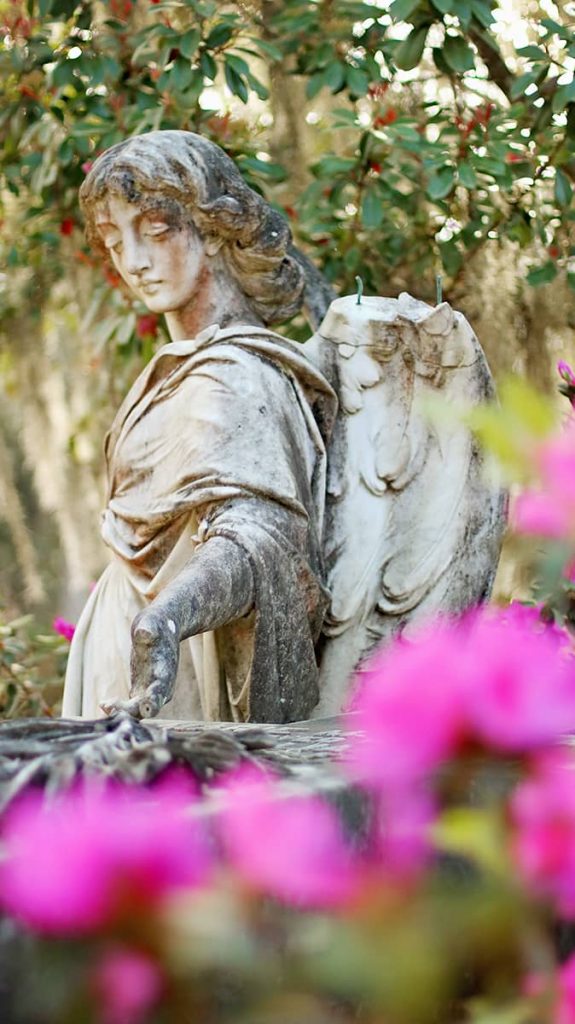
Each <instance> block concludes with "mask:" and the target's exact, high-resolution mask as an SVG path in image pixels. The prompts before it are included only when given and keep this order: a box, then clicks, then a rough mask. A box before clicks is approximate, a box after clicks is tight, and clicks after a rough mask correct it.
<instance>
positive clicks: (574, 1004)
mask: <svg viewBox="0 0 575 1024" xmlns="http://www.w3.org/2000/svg"><path fill="white" fill-rule="evenodd" d="M553 1024H575V956H571V957H569V959H568V960H566V961H565V963H564V964H563V966H562V967H561V969H560V971H559V998H558V1001H557V1007H556V1009H555V1015H554V1018H553Z"/></svg>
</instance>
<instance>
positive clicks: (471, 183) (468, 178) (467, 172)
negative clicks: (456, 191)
mask: <svg viewBox="0 0 575 1024" xmlns="http://www.w3.org/2000/svg"><path fill="white" fill-rule="evenodd" d="M457 177H458V180H459V184H460V185H463V187H464V188H469V189H472V188H476V187H477V176H476V174H475V171H474V170H473V167H472V166H471V164H468V163H467V161H466V160H463V162H462V163H460V164H458V167H457Z"/></svg>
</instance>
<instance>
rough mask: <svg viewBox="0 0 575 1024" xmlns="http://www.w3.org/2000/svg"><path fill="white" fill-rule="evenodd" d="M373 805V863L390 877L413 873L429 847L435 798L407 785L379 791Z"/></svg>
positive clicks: (401, 877)
mask: <svg viewBox="0 0 575 1024" xmlns="http://www.w3.org/2000/svg"><path fill="white" fill-rule="evenodd" d="M376 807H377V815H376V832H375V850H374V857H373V859H374V861H375V864H376V865H377V867H378V868H379V870H381V871H383V873H384V874H385V875H387V876H389V877H390V878H392V879H393V880H397V881H409V880H411V879H413V878H414V877H417V876H418V875H419V874H420V873H421V872H422V871H423V869H424V868H425V867H426V866H427V864H428V862H429V858H430V856H431V854H432V850H433V843H432V837H431V827H432V825H433V823H434V822H435V820H436V817H437V807H436V805H435V802H434V801H433V799H432V798H431V796H430V794H429V793H428V792H426V791H425V790H422V789H421V788H420V787H410V788H409V789H402V788H399V789H395V790H393V791H388V792H387V793H385V794H380V795H379V799H378V800H377V803H376Z"/></svg>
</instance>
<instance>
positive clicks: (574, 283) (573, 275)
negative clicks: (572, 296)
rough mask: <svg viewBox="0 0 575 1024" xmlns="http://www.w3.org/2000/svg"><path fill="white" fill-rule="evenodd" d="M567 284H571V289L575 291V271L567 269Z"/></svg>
mask: <svg viewBox="0 0 575 1024" xmlns="http://www.w3.org/2000/svg"><path fill="white" fill-rule="evenodd" d="M567 284H568V285H569V287H570V289H571V291H573V292H575V272H573V271H572V270H568V271H567Z"/></svg>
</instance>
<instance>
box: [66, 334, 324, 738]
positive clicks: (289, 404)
mask: <svg viewBox="0 0 575 1024" xmlns="http://www.w3.org/2000/svg"><path fill="white" fill-rule="evenodd" d="M336 405H337V400H336V397H335V394H334V392H333V391H332V389H331V387H330V385H329V384H328V383H327V381H326V380H325V378H324V377H323V376H322V374H321V373H320V372H319V371H318V370H317V369H316V368H315V367H314V366H313V365H312V364H311V363H309V362H308V360H307V359H306V357H305V356H304V355H303V353H302V352H301V351H300V350H298V347H297V346H296V345H294V344H292V343H290V342H288V341H286V340H285V339H284V338H282V337H281V336H280V335H276V334H274V333H273V332H271V331H268V330H267V329H264V328H257V327H249V326H245V327H244V326H238V327H233V328H228V329H225V330H221V329H220V328H219V327H218V326H217V325H214V326H213V327H210V328H207V329H206V330H205V331H203V332H202V333H201V334H200V335H199V336H198V337H197V338H196V339H195V340H194V341H179V342H173V343H171V344H168V345H166V346H164V347H163V348H162V349H160V351H159V352H158V353H157V354H156V356H155V357H154V358H153V359H152V361H151V362H150V363H149V365H148V366H147V367H146V369H145V370H144V371H143V373H142V374H141V375H140V377H139V378H138V380H137V381H136V382H135V384H134V385H133V387H132V388H131V390H130V392H129V394H128V395H127V397H126V399H125V400H124V402H123V403H122V406H121V407H120V409H119V411H118V414H117V416H116V418H115V420H114V423H113V425H112V428H111V430H110V433H109V434H108V437H107V440H106V460H107V469H108V499H107V506H106V509H105V511H104V513H103V516H102V536H103V539H104V541H105V543H106V544H107V546H108V548H109V549H110V552H111V556H112V558H111V562H110V564H109V565H108V567H107V568H106V570H105V571H104V573H103V575H102V576H101V577H100V579H99V581H98V583H97V584H96V586H95V588H94V590H93V592H92V594H91V595H90V598H89V600H88V602H87V604H86V606H85V608H84V611H83V612H82V615H81V618H80V621H79V623H78V626H77V629H76V633H75V636H74V639H73V642H72V647H71V650H70V657H69V662H68V670H67V674H66V685H65V692H64V709H63V711H64V714H65V715H81V716H84V717H98V716H99V715H101V714H102V712H101V708H100V705H101V703H102V702H109V701H114V700H118V699H126V698H128V696H129V685H130V674H129V660H130V647H131V642H130V626H131V623H132V620H133V618H134V616H135V615H136V614H137V613H138V612H139V611H141V610H142V609H143V608H145V607H146V605H147V604H148V603H149V602H150V601H152V600H153V599H154V597H156V596H157V595H158V594H159V593H160V592H161V591H162V590H163V588H164V587H166V586H167V585H168V584H169V583H170V582H171V581H172V580H174V579H175V578H176V577H177V575H178V573H179V572H181V570H182V569H183V567H184V566H185V565H186V564H187V563H188V561H189V559H190V558H191V557H192V556H193V552H194V550H195V549H196V548H197V546H198V545H200V544H209V542H210V539H211V538H212V537H215V536H224V537H226V538H228V539H229V540H231V541H232V542H233V543H234V544H237V545H238V546H239V548H240V549H241V551H242V552H243V555H244V557H245V558H247V559H248V560H249V565H250V567H251V572H252V578H253V592H254V595H255V596H254V604H253V607H252V609H251V610H250V611H249V612H248V613H247V614H246V615H244V616H243V617H242V618H240V619H236V620H235V621H234V622H231V623H229V624H228V625H226V626H223V627H221V628H220V629H218V630H215V631H214V632H205V633H202V634H199V635H197V636H194V637H191V638H190V639H188V640H185V641H183V643H182V644H181V645H180V665H179V669H178V676H177V680H176V687H175V692H174V696H173V698H172V699H171V700H170V702H169V703H168V704H167V705H166V706H165V708H164V709H163V710H162V716H163V717H168V718H189V719H203V720H226V719H227V720H234V721H294V720H296V719H298V718H305V717H308V716H309V714H310V713H311V711H312V710H313V708H314V706H315V704H316V703H317V701H318V697H319V693H318V668H317V661H316V655H315V649H314V645H315V644H316V642H317V639H318V637H319V634H320V630H321V625H322V621H323V617H324V614H325V611H326V608H327V603H328V595H327V592H326V590H325V588H324V585H323V568H322V557H321V544H322V529H323V516H324V497H325V487H326V481H325V476H326V448H325V446H326V441H327V439H328V438H329V434H330V431H331V429H332V426H333V421H334V418H335V413H336ZM198 596H199V599H200V601H201V595H198Z"/></svg>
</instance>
